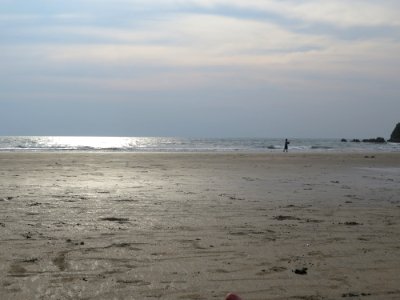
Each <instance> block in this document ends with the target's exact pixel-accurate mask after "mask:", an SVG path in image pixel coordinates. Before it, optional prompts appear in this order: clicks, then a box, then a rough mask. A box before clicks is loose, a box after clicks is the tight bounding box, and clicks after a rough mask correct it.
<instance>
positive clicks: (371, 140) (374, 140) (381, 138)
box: [362, 137, 386, 144]
mask: <svg viewBox="0 0 400 300" xmlns="http://www.w3.org/2000/svg"><path fill="white" fill-rule="evenodd" d="M362 141H363V142H364V143H376V144H384V143H386V141H385V139H384V138H383V137H377V138H376V139H364V140H362Z"/></svg>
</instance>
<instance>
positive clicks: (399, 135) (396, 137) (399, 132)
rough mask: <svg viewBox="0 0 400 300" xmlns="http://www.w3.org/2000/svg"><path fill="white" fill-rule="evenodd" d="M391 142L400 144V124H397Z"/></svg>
mask: <svg viewBox="0 0 400 300" xmlns="http://www.w3.org/2000/svg"><path fill="white" fill-rule="evenodd" d="M389 142H391V143H400V123H397V125H396V127H395V128H394V129H393V132H392V135H391V136H390V140H389Z"/></svg>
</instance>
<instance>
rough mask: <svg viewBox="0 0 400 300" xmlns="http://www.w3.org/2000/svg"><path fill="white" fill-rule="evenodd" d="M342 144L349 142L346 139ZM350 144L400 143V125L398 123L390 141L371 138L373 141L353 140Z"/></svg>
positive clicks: (381, 138)
mask: <svg viewBox="0 0 400 300" xmlns="http://www.w3.org/2000/svg"><path fill="white" fill-rule="evenodd" d="M342 142H347V140H346V139H342ZM350 142H353V143H361V142H363V143H376V144H384V143H386V142H390V143H400V123H397V125H396V127H395V128H394V129H393V132H392V134H391V136H390V139H389V140H387V141H386V140H385V138H383V137H377V138H371V139H363V140H360V139H352V140H351V141H350Z"/></svg>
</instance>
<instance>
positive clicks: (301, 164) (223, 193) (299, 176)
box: [0, 153, 400, 300]
mask: <svg viewBox="0 0 400 300" xmlns="http://www.w3.org/2000/svg"><path fill="white" fill-rule="evenodd" d="M399 253H400V153H392V154H383V153H377V154H330V153H329V154H293V153H289V154H283V153H272V154H193V153H186V154H156V153H135V154H132V153H131V154H128V153H119V154H116V153H96V154H94V153H0V299H13V300H15V299H138V300H141V299H171V300H172V299H189V300H193V299H223V297H224V295H225V294H226V293H227V292H229V291H234V292H237V293H238V294H240V295H241V296H242V297H243V298H244V299H246V300H256V299H258V300H263V299H310V300H311V299H342V298H350V299H364V298H365V299H399V298H400V287H399V275H400V256H399Z"/></svg>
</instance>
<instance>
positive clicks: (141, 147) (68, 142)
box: [0, 136, 400, 153]
mask: <svg viewBox="0 0 400 300" xmlns="http://www.w3.org/2000/svg"><path fill="white" fill-rule="evenodd" d="M283 145H284V139H283V138H276V139H272V138H222V139H218V138H174V137H67V136H59V137H57V136H27V137H21V136H3V137H0V151H2V152H7V151H8V152H13V151H18V152H43V151H79V152H255V153H262V152H280V151H282V150H283ZM399 151H400V144H396V143H385V144H374V143H363V142H361V143H353V142H346V143H344V142H341V141H340V140H339V139H290V145H289V152H399Z"/></svg>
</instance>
